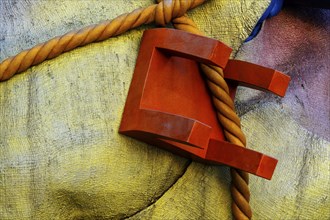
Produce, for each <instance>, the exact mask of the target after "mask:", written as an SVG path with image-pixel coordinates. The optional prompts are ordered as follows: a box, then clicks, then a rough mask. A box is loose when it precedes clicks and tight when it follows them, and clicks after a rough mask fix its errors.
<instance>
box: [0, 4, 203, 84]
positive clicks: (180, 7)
mask: <svg viewBox="0 0 330 220" xmlns="http://www.w3.org/2000/svg"><path fill="white" fill-rule="evenodd" d="M205 1H206V0H173V1H172V0H166V1H163V2H160V3H158V4H154V5H151V6H149V7H146V8H139V9H136V10H134V11H132V12H130V13H126V14H122V15H120V16H118V17H116V18H115V19H113V20H109V21H105V22H103V23H101V24H97V25H92V26H88V27H86V28H83V29H81V30H78V31H73V32H69V33H67V34H65V35H63V36H59V37H55V38H53V39H51V40H49V41H47V42H45V43H42V44H39V45H36V46H34V47H33V48H31V49H28V50H24V51H22V52H20V53H19V54H17V55H16V56H13V57H10V58H7V59H6V60H4V61H3V62H2V63H1V64H0V81H4V80H8V79H9V78H11V77H12V76H13V75H14V74H16V73H21V72H23V71H25V70H27V69H28V68H30V67H31V66H34V65H37V64H40V63H42V62H43V61H45V60H48V59H52V58H55V57H57V56H59V55H60V54H62V53H65V52H68V51H70V50H73V49H75V48H77V47H80V46H84V45H86V44H90V43H92V42H98V41H103V40H106V39H108V38H110V37H113V36H117V35H120V34H122V33H124V32H126V31H128V30H130V29H133V28H136V27H138V26H141V25H142V24H149V23H151V22H155V23H156V24H159V25H162V26H164V25H166V24H167V23H169V22H170V21H171V19H173V18H176V17H180V16H182V15H184V13H186V11H188V10H189V9H192V8H195V7H197V6H198V5H200V4H202V3H203V2H205Z"/></svg>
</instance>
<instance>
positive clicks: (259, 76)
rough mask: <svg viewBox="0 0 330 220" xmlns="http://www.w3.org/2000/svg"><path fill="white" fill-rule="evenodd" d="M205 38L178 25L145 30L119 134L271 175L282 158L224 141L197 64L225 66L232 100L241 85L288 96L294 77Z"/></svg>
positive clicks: (218, 162)
mask: <svg viewBox="0 0 330 220" xmlns="http://www.w3.org/2000/svg"><path fill="white" fill-rule="evenodd" d="M230 53H231V49H230V48H229V47H227V46H226V45H225V44H223V43H221V42H219V41H217V40H214V39H210V38H206V37H202V36H197V35H194V34H190V33H187V32H184V31H179V30H174V29H166V28H160V29H152V30H148V31H145V32H144V34H143V38H142V42H141V47H140V52H139V55H138V58H137V63H136V67H135V71H134V75H133V79H132V82H131V86H130V90H129V93H128V97H127V100H126V105H125V109H124V113H123V118H122V122H121V126H120V129H119V132H120V133H122V134H125V135H128V136H131V137H134V138H137V139H139V140H142V141H144V142H147V143H149V144H152V145H155V146H159V147H163V148H165V149H168V150H171V151H172V152H175V153H179V154H181V155H183V156H187V157H190V158H193V159H196V160H199V161H203V162H208V163H215V164H226V165H229V166H232V167H235V168H238V169H240V170H244V171H247V172H249V173H252V174H255V175H258V176H261V177H264V178H267V179H270V178H271V177H272V174H273V172H274V169H275V167H276V164H277V160H276V159H274V158H271V157H269V156H266V155H264V154H262V153H259V152H256V151H253V150H250V149H247V148H243V147H240V146H237V145H234V144H231V143H229V142H227V141H225V138H224V134H223V129H222V127H221V126H220V125H219V123H218V121H217V118H216V112H215V110H214V108H213V106H212V103H211V98H210V94H209V91H208V89H207V87H206V85H205V82H204V79H203V75H202V74H201V73H200V70H199V66H198V63H199V62H201V63H205V64H212V65H216V66H220V67H222V68H224V73H225V79H228V80H230V82H231V83H230V92H231V95H232V98H234V94H235V91H236V87H237V85H238V84H242V85H245V86H249V87H253V88H257V89H260V90H267V91H271V92H273V93H275V94H278V95H281V96H283V95H284V94H285V90H286V88H287V86H288V82H289V80H290V78H289V77H288V76H286V75H284V74H282V73H280V72H277V71H275V70H271V69H268V68H265V67H261V66H258V65H255V64H250V63H247V62H243V61H236V60H229V61H228V59H229V55H230Z"/></svg>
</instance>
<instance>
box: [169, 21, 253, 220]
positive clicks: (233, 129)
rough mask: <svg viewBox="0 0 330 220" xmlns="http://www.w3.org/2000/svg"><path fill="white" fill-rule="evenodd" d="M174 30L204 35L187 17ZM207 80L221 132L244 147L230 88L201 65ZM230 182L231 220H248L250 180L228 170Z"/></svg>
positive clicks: (209, 67) (215, 70) (219, 72)
mask: <svg viewBox="0 0 330 220" xmlns="http://www.w3.org/2000/svg"><path fill="white" fill-rule="evenodd" d="M172 23H173V25H174V27H175V28H177V29H180V30H184V31H187V32H190V33H193V34H198V35H203V33H202V32H201V31H200V30H198V28H197V26H196V24H195V23H194V22H193V21H192V20H191V19H189V18H188V17H187V16H185V15H184V16H182V17H179V18H175V19H173V20H172ZM200 67H201V69H202V71H203V73H204V74H205V76H206V83H207V86H208V87H209V89H210V91H211V93H212V101H213V105H214V107H215V109H216V111H217V118H218V120H219V122H220V124H221V125H222V127H223V129H224V133H225V136H226V138H227V140H228V141H229V142H231V143H233V144H236V145H238V146H242V147H245V146H246V139H245V135H244V134H243V132H242V130H241V122H240V119H239V117H238V116H237V114H236V113H235V106H234V102H233V100H232V99H231V98H230V96H229V88H228V85H227V83H226V81H225V80H224V74H223V70H222V69H221V68H220V67H217V66H212V65H205V64H200ZM230 174H231V178H232V182H231V186H230V192H231V196H232V198H233V202H232V214H233V217H234V219H251V217H252V210H251V207H250V204H249V201H250V190H249V185H248V184H249V176H248V174H247V173H246V172H243V171H241V170H237V169H233V168H231V170H230Z"/></svg>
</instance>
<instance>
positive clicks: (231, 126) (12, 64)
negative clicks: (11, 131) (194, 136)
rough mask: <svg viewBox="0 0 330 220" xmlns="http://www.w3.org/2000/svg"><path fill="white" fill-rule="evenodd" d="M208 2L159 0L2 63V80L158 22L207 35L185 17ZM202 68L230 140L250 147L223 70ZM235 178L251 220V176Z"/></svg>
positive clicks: (237, 212)
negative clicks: (47, 61)
mask: <svg viewBox="0 0 330 220" xmlns="http://www.w3.org/2000/svg"><path fill="white" fill-rule="evenodd" d="M204 1H205V0H165V1H161V0H158V2H159V3H158V4H155V5H152V6H149V7H146V8H141V9H136V10H134V11H133V12H131V13H127V14H123V15H120V16H118V17H117V18H115V19H113V20H111V21H106V22H104V23H101V24H98V25H93V26H89V27H86V28H84V29H81V30H79V31H75V32H69V33H67V34H65V35H63V36H60V37H55V38H53V39H51V40H49V41H47V42H45V43H42V44H39V45H37V46H35V47H33V48H31V49H29V50H25V51H22V52H21V53H19V54H18V55H16V56H13V57H10V58H8V59H6V60H4V61H3V62H2V63H1V64H0V81H4V80H7V79H9V78H11V77H12V76H13V75H14V74H16V73H20V72H23V71H25V70H27V69H28V68H29V67H31V66H33V65H37V64H39V63H41V62H43V61H44V60H47V59H52V58H54V57H57V56H59V55H60V54H62V53H64V52H68V51H70V50H73V49H74V48H76V47H79V46H84V45H86V44H89V43H92V42H97V41H102V40H105V39H108V38H110V37H113V36H117V35H119V34H122V33H124V32H126V31H128V30H130V29H133V28H135V27H138V26H140V25H142V24H148V23H151V22H155V23H156V24H159V25H165V24H167V23H169V22H170V21H172V22H173V25H174V27H175V28H178V29H180V30H184V31H187V32H190V33H194V34H198V35H203V33H202V32H201V31H199V30H198V28H197V26H196V24H195V23H194V22H193V21H192V20H190V19H189V18H188V17H186V16H184V14H185V12H186V11H187V10H189V9H191V8H194V7H196V6H198V5H200V4H202V3H203V2H204ZM201 69H202V71H203V72H204V74H205V75H206V78H207V85H208V87H209V89H210V91H211V93H212V100H213V103H214V106H215V108H216V110H217V117H218V119H219V122H220V123H221V125H222V126H223V128H224V133H225V136H226V138H227V140H228V141H230V142H231V143H233V144H236V145H239V146H242V147H244V146H245V144H246V140H245V136H244V134H243V132H242V130H241V126H240V119H239V117H238V116H237V115H236V113H235V107H234V103H233V101H232V99H231V98H230V96H229V89H228V85H227V83H226V82H225V80H224V75H223V71H222V69H221V68H219V67H216V66H212V65H204V64H201ZM231 176H232V183H231V194H232V198H233V203H232V212H233V217H234V218H235V219H250V218H251V216H252V212H251V208H250V205H249V197H250V192H249V188H248V182H249V179H248V175H247V173H245V172H243V171H240V170H236V169H231Z"/></svg>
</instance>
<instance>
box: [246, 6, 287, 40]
mask: <svg viewBox="0 0 330 220" xmlns="http://www.w3.org/2000/svg"><path fill="white" fill-rule="evenodd" d="M283 1H284V0H272V1H271V2H270V4H269V6H268V8H267V9H266V11H265V12H264V13H263V14H262V16H261V18H260V19H259V21H258V22H257V24H256V26H255V27H254V29H253V30H252V32H251V34H250V36H249V37H248V38H247V39H246V40H245V41H244V42H248V41H250V40H252V39H253V38H254V37H255V36H257V34H258V33H259V31H260V29H261V25H262V22H264V20H266V19H267V18H270V17H273V16H275V15H277V14H278V13H279V12H280V10H281V8H282V6H283Z"/></svg>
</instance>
